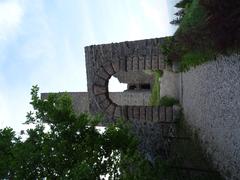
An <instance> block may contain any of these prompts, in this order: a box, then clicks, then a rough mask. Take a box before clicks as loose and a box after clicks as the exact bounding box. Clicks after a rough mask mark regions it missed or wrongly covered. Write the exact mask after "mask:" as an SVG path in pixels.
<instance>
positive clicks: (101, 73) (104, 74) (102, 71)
mask: <svg viewBox="0 0 240 180" xmlns="http://www.w3.org/2000/svg"><path fill="white" fill-rule="evenodd" d="M96 74H97V75H98V76H100V77H102V78H103V79H105V80H108V79H109V78H110V77H111V75H110V74H108V73H107V72H106V71H105V69H104V68H103V67H101V68H100V69H99V70H98V71H97V73H96Z"/></svg>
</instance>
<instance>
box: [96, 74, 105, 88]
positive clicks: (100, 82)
mask: <svg viewBox="0 0 240 180" xmlns="http://www.w3.org/2000/svg"><path fill="white" fill-rule="evenodd" d="M94 84H96V85H99V86H107V84H108V81H107V80H105V79H103V78H102V77H100V76H98V75H95V77H94Z"/></svg>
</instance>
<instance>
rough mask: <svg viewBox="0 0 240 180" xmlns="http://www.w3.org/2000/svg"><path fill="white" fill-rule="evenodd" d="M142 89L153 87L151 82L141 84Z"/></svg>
mask: <svg viewBox="0 0 240 180" xmlns="http://www.w3.org/2000/svg"><path fill="white" fill-rule="evenodd" d="M140 89H151V86H150V84H141V85H140Z"/></svg>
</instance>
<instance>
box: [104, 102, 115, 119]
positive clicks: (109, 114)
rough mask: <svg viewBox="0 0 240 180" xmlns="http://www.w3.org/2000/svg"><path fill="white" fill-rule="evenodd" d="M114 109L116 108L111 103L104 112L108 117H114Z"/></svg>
mask: <svg viewBox="0 0 240 180" xmlns="http://www.w3.org/2000/svg"><path fill="white" fill-rule="evenodd" d="M115 109H116V105H115V104H113V103H111V104H110V105H109V106H108V108H107V109H106V111H105V113H107V115H108V116H110V117H114V112H115Z"/></svg>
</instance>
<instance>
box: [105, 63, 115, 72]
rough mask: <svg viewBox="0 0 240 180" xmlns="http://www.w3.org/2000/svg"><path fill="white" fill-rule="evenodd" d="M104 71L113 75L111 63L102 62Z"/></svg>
mask: <svg viewBox="0 0 240 180" xmlns="http://www.w3.org/2000/svg"><path fill="white" fill-rule="evenodd" d="M103 67H104V69H105V71H106V72H107V73H108V74H109V75H113V74H115V73H116V72H115V71H114V69H113V67H112V63H110V62H109V63H107V64H104V65H103Z"/></svg>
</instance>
